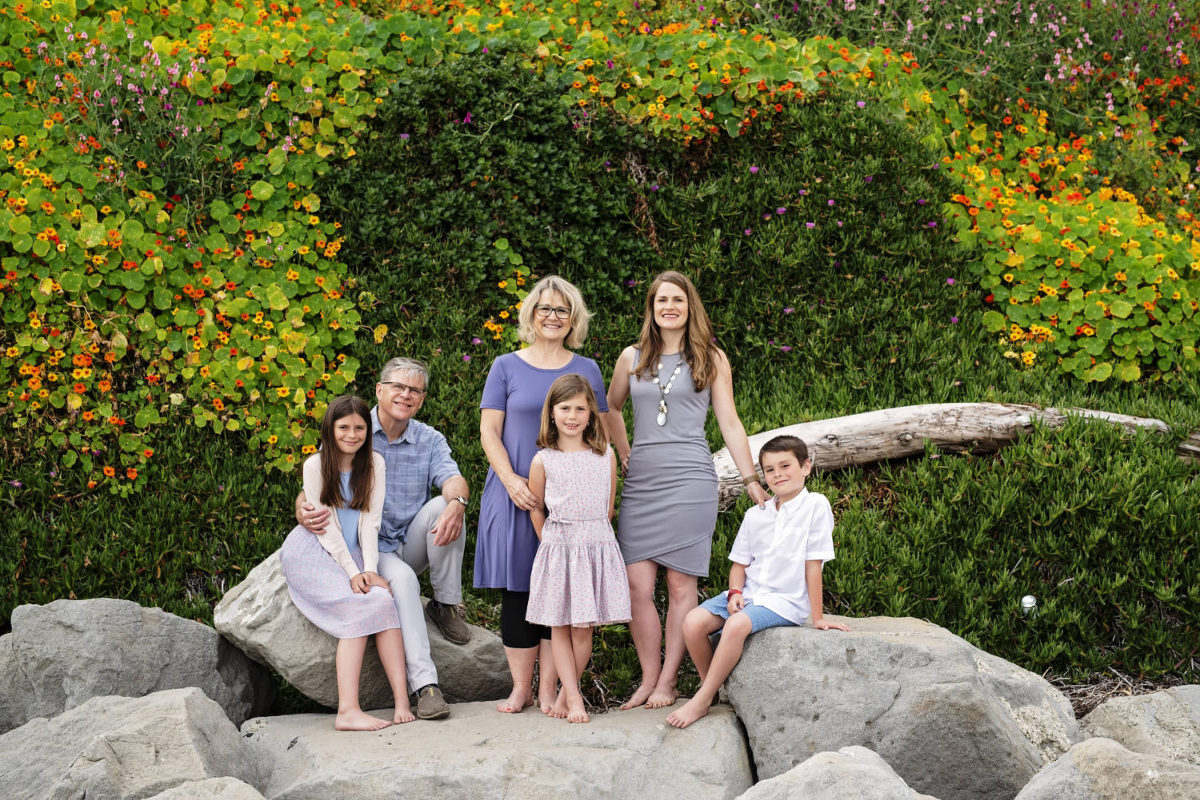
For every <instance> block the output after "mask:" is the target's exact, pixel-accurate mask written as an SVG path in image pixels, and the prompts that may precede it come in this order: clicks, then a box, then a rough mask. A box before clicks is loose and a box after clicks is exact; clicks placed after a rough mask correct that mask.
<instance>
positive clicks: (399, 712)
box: [392, 703, 416, 725]
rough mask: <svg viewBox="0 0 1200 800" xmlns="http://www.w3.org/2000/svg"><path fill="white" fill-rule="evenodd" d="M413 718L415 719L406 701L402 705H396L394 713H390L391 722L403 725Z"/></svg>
mask: <svg viewBox="0 0 1200 800" xmlns="http://www.w3.org/2000/svg"><path fill="white" fill-rule="evenodd" d="M414 719H416V717H415V716H413V712H412V706H410V705H409V704H408V703H405V704H404V705H402V706H396V713H395V714H394V715H392V722H393V723H395V724H396V725H403V724H404V723H406V722H412V721H413V720H414Z"/></svg>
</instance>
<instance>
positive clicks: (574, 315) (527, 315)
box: [517, 275, 592, 350]
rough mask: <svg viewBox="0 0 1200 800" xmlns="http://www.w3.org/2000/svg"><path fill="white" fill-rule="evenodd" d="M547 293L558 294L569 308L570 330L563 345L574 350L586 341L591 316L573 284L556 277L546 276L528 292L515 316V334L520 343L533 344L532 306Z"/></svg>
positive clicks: (535, 332) (534, 334)
mask: <svg viewBox="0 0 1200 800" xmlns="http://www.w3.org/2000/svg"><path fill="white" fill-rule="evenodd" d="M547 292H558V293H559V294H561V295H562V296H563V299H564V300H566V301H567V305H569V306H570V307H571V316H570V318H569V319H568V320H567V322H568V324H569V325H570V326H571V329H570V330H569V331H568V332H567V340H566V342H565V344H566V346H567V347H568V348H570V349H571V350H574V349H575V348H576V347H579V346H580V345H581V344H583V343H584V342H585V341H586V340H587V334H588V320H590V319H591V318H592V315H591V314H590V313H589V312H588V310H587V306H586V305H585V304H584V302H583V295H582V294H580V293H579V290H578V289H576V288H575V286H574V284H572V283H571V282H570V281H568V280H566V279H565V278H560V277H559V276H558V275H547V276H546V277H544V278H542V279H541V280H540V281H538V282H537V283H535V284H534V285H533V288H532V289H530V290H529V294H528V295H526V296H525V300H524V301H522V303H521V313H520V314H519V315H517V325H518V327H517V333H518V335H519V336H520V337H521V341H522V342H528V343H529V344H533V342H534V340H535V339H537V331H536V330H535V329H534V327H533V315H534V313H535V312H534V306H535V305H537V304H538V303H539V302H541V299H542V295H543V294H545V293H547Z"/></svg>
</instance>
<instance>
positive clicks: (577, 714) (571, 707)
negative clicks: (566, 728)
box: [565, 697, 592, 722]
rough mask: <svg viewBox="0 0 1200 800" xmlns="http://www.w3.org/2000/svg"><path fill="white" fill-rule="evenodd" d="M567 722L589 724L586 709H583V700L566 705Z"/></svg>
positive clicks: (589, 720) (590, 719) (589, 718)
mask: <svg viewBox="0 0 1200 800" xmlns="http://www.w3.org/2000/svg"><path fill="white" fill-rule="evenodd" d="M565 716H566V718H567V722H591V721H592V718H591V717H589V716H588V713H587V709H586V708H584V707H583V698H582V697H580V698H579V699H578V700H571V701H569V702H568V703H567V713H566V715H565Z"/></svg>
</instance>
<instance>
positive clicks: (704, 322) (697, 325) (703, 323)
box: [633, 270, 717, 392]
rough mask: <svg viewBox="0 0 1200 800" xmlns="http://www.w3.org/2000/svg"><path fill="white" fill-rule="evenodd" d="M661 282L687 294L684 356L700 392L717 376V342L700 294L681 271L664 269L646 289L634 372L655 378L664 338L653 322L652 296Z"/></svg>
mask: <svg viewBox="0 0 1200 800" xmlns="http://www.w3.org/2000/svg"><path fill="white" fill-rule="evenodd" d="M664 283H670V284H673V285H675V286H678V287H679V288H681V289H683V292H684V294H685V295H686V296H687V303H688V317H687V329H686V330H685V331H684V335H683V358H684V360H686V361H687V363H688V367H689V368H691V370H692V381H693V382H694V383H695V384H696V391H698V392H699V391H701V390H703V389H704V387H706V386H708V385H709V384H710V383H712V381H713V378H715V377H716V375H717V357H716V356H717V345H716V344H715V343H714V342H713V327H712V323H711V322H709V319H708V314H707V313H705V311H704V303H702V302H701V301H700V293H699V292H697V291H696V286H695V284H693V283H692V281H691V280H690V279H689V278H688V276H686V275H684V274H683V273H682V272H675V271H674V270H667V271H666V272H663V273H660V274H659V276H658V277H657V278H655V279H654V281H653V282H652V283H651V284H650V290H649V291H648V292H646V312H645V316H644V317H643V318H642V333H641V335H640V336H639V337H638V342H637V348H638V350H639V351H641V354H642V355H641V360H640V361H639V362H638V365H637V368H636V369H634V371H633V374H634V375H636V376H637V377H639V378H641V379H642V380H644V381H646V380H650V379H651V378H653V377H654V374H655V370H656V369H657V368H658V359H659V358H660V357H661V356H662V349H663V340H662V331H660V330H659V329H658V323H656V322H655V321H654V296H655V295H657V294H658V290H659V288H660V287H661V286H662V285H663V284H664Z"/></svg>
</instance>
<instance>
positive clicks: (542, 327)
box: [475, 275, 608, 714]
mask: <svg viewBox="0 0 1200 800" xmlns="http://www.w3.org/2000/svg"><path fill="white" fill-rule="evenodd" d="M589 317H590V314H589V313H588V310H587V306H586V305H584V302H583V296H582V295H580V293H579V290H578V289H577V288H575V287H574V286H573V285H572V284H571V283H570V282H569V281H566V280H564V279H563V278H560V277H559V276H557V275H547V276H546V277H544V278H542V279H541V280H540V281H538V282H537V283H536V284H534V287H533V288H532V289H530V291H529V296H528V297H526V298H525V301H524V303H522V305H521V314H520V319H519V322H520V332H521V339H522V341H524V342H526V343H527V344H528V345H529V346H528V347H526V348H524V349H522V350H518V351H517V352H515V353H505V354H504V355H502V356H499V357H498V358H497V359H496V360H495V361H493V362H492V367H491V369H490V370H488V376H487V382H486V383H485V384H484V387H483V397H482V399H481V400H480V403H479V407H480V412H479V439H480V443H481V444H482V445H483V453H484V455H486V456H487V460H488V464H489V469H488V473H487V479H486V480H485V481H484V484H483V495H482V500H481V502H480V504H479V527H478V529H477V532H476V538H475V587H476V588H477V589H484V588H494V589H501V590H502V591H501V596H500V638H501V640H502V641H503V643H504V655H505V658H507V660H508V669H509V672H510V673H511V674H512V692H511V693H510V694H509V696H508V697H507V698H506V699H505V700H503V701H501V702H500V703H499V704H498V705H497V706H496V710H497V711H500V712H502V713H506V714H517V713H520V712H521V711H523V710H525V709H526V708H528V707H529V706H531V705H533V704H534V696H533V689H532V684H533V675H534V668H535V666H536V668H537V670H538V692H537V704H538V706H539V708H540V709H541V710H542V712H543V713H546V714H549V713H550V710H551V709H552V708H553V707H554V704H555V702H556V699H557V695H556V692H555V687H556V685H557V682H558V676H557V674H556V673H555V670H554V656H553V652H552V649H551V639H550V630H549V628H547V627H545V626H544V625H534V624H532V623H530V622H529V621H528V620H527V619H526V612H527V610H528V609H527V606H528V603H529V574H530V570H531V569H532V568H533V559H534V555H535V554H536V553H537V550H538V539H537V535H536V533H535V532H534V530H533V523H532V521H531V520H530V518H529V512H530V511H532V510H533V508H534V506H535V505H536V503H537V498H536V497H535V496H534V495H533V493H532V492H531V491H529V465H530V462H532V461H533V456H534V454H536V453H537V449H538V446H537V438H538V427H539V425H540V424H541V417H542V406H543V405H544V404H545V402H546V393H547V392H548V391H549V389H550V386H551V384H553V383H554V381H555V380H556V379H558V378H560V377H562V376H563V375H567V374H570V373H576V374H579V375H582V376H583V377H584V378H586V379H587V380H588V382H589V383H591V384H592V387H593V388H594V389H595V392H596V397H597V399H598V400H599V402H600V411H601V413H603V412H605V411H607V410H608V406H607V405H606V404H605V403H604V400H603V399H602V398H604V396H605V395H604V378H603V377H602V376H601V374H600V367H599V365H598V364H596V362H595V361H593V360H592V359H590V358H585V357H584V356H581V355H579V354H577V353H574V352H572V350H573V349H575V348H577V347H579V346H580V345H582V344H583V342H584V341H586V339H587V331H588V318H589Z"/></svg>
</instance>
